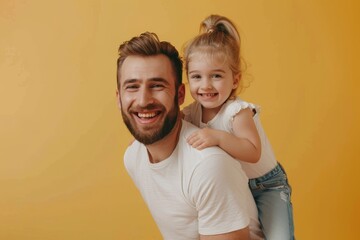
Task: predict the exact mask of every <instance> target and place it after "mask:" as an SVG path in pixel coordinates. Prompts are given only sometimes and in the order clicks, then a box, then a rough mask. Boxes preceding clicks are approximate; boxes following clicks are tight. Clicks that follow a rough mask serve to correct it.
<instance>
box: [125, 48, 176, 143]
mask: <svg viewBox="0 0 360 240" xmlns="http://www.w3.org/2000/svg"><path fill="white" fill-rule="evenodd" d="M119 76H120V89H119V102H120V106H121V113H122V117H123V120H124V123H125V124H126V126H127V128H128V129H129V131H130V132H131V134H132V135H133V136H134V137H135V139H136V140H138V141H139V142H141V143H144V144H145V145H148V144H152V143H154V142H156V141H158V140H160V139H162V138H164V137H165V136H166V135H168V134H169V133H170V131H171V130H172V128H173V127H174V125H175V123H176V120H177V116H178V114H179V104H178V99H177V98H178V95H177V91H176V87H175V82H176V78H175V74H174V71H173V68H172V65H171V62H170V60H169V59H168V58H167V57H166V56H165V55H161V54H160V55H155V56H146V57H143V56H129V57H127V58H126V59H125V61H124V62H123V65H122V67H121V69H120V74H119Z"/></svg>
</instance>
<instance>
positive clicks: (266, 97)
mask: <svg viewBox="0 0 360 240" xmlns="http://www.w3.org/2000/svg"><path fill="white" fill-rule="evenodd" d="M359 6H360V4H359V3H358V1H356V0H354V1H350V0H343V1H335V0H333V1H310V0H308V1H302V0H293V1H290V0H274V1H270V0H256V1H250V0H249V1H242V0H232V1H230V0H216V1H208V0H201V1H193V0H184V1H174V0H152V1H147V0H142V1H132V0H127V1H125V0H123V1H121V0H113V1H100V0H91V1H87V0H66V1H60V0H59V1H30V0H18V1H15V0H14V1H11V0H1V1H0V239H6V240H20V239H37V240H42V239H51V240H55V239H61V240H62V239H66V240H72V239H87V240H92V239H94V240H95V239H109V240H111V239H161V236H160V234H159V232H158V230H157V228H156V225H155V224H154V222H153V220H152V218H151V216H150V214H149V212H148V210H147V209H146V207H145V205H144V203H143V201H142V199H141V197H140V196H139V193H138V192H137V190H136V189H135V187H134V185H133V183H132V181H131V180H130V178H129V177H128V175H127V173H126V172H125V170H124V167H123V163H122V155H123V153H124V151H125V148H126V146H127V143H128V141H129V139H130V135H129V133H128V132H127V130H126V128H125V127H124V125H123V123H122V120H121V116H120V113H119V111H118V109H117V105H116V99H115V88H116V84H115V76H116V58H117V48H118V46H119V44H120V43H121V42H123V41H125V40H127V39H129V38H130V37H132V36H135V35H138V34H139V33H141V32H143V31H153V32H156V33H158V35H159V36H160V38H161V39H163V40H168V41H170V42H172V43H173V44H174V45H175V46H176V47H178V48H179V49H181V47H182V45H183V43H184V42H185V41H187V40H188V39H189V38H191V37H192V36H194V35H195V34H196V33H197V30H198V25H199V23H200V21H201V20H202V19H203V18H204V17H206V16H207V15H209V14H211V13H218V14H222V15H225V16H227V17H229V18H231V19H232V20H233V21H234V22H235V23H236V24H237V25H238V27H239V29H240V31H241V35H242V41H243V46H242V49H243V57H244V58H245V59H246V61H247V63H248V64H249V67H248V71H247V76H246V77H247V80H250V79H251V80H252V84H251V86H250V88H248V89H247V90H246V91H245V92H244V94H242V97H243V98H244V99H246V100H248V101H252V102H255V103H257V104H259V105H261V107H262V121H263V124H264V126H265V128H266V131H267V133H268V136H269V138H270V140H271V142H272V145H273V148H274V150H275V152H276V155H277V157H278V159H279V160H280V161H281V162H282V163H283V165H284V166H285V168H286V170H287V172H288V175H289V177H290V181H291V184H292V187H293V204H294V216H295V230H296V235H297V238H298V239H354V238H355V236H356V235H355V232H357V231H355V229H356V228H357V227H358V226H357V222H358V221H357V219H358V216H359V215H360V207H359V203H360V191H359V186H358V185H357V183H358V182H359V180H358V178H357V174H358V171H359V166H360V163H359V162H360V158H359V149H360V144H359V142H360V141H359V134H360V131H359V122H360V109H359V104H358V102H359V100H360V97H359V94H358V91H359V89H360V86H359V85H360V84H359V82H360V74H359V62H360V61H359V60H358V57H359V56H360V48H359V43H360V31H359V28H358V27H359V24H360V17H359V12H360V7H359ZM190 102H191V97H190V95H188V96H187V100H186V104H187V103H190ZM357 235H358V234H357Z"/></svg>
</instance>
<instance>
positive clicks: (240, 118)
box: [187, 108, 261, 163]
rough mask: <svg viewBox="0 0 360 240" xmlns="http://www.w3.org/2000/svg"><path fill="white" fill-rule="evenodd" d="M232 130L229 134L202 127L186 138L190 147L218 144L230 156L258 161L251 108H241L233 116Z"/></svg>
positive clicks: (257, 146)
mask: <svg viewBox="0 0 360 240" xmlns="http://www.w3.org/2000/svg"><path fill="white" fill-rule="evenodd" d="M233 131H234V134H231V133H228V132H225V131H221V130H216V129H210V128H204V129H200V130H199V131H196V132H195V133H193V134H192V135H190V136H189V137H188V139H187V140H188V143H189V144H190V145H191V146H192V147H194V148H196V149H199V150H201V149H203V148H206V147H210V146H219V147H220V148H222V149H223V150H224V151H226V152H227V153H228V154H230V155H231V156H232V157H234V158H236V159H239V160H241V161H244V162H249V163H256V162H257V161H259V159H260V155H261V142H260V137H259V134H258V131H257V129H256V126H255V123H254V120H253V112H252V110H251V109H249V108H246V109H243V110H241V111H240V112H239V113H238V114H237V115H236V116H235V117H234V120H233Z"/></svg>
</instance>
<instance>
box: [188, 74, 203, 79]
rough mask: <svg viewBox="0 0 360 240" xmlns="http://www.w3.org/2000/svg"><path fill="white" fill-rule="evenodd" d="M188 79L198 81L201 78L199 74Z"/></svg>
mask: <svg viewBox="0 0 360 240" xmlns="http://www.w3.org/2000/svg"><path fill="white" fill-rule="evenodd" d="M190 78H191V79H194V80H195V79H200V78H201V76H200V75H199V74H194V75H191V76H190Z"/></svg>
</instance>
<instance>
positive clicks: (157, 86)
mask: <svg viewBox="0 0 360 240" xmlns="http://www.w3.org/2000/svg"><path fill="white" fill-rule="evenodd" d="M151 88H155V89H160V88H164V85H162V84H154V85H152V86H151Z"/></svg>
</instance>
